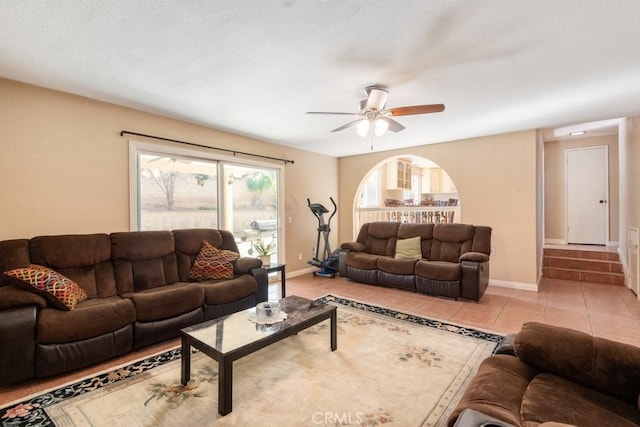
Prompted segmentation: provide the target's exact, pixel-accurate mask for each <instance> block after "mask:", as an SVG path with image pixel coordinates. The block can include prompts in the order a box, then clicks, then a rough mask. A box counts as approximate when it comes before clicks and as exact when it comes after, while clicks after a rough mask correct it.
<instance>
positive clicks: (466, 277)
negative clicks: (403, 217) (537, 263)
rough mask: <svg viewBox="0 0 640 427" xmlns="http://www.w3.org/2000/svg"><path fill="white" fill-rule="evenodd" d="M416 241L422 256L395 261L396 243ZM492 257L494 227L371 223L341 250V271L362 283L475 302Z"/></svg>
mask: <svg viewBox="0 0 640 427" xmlns="http://www.w3.org/2000/svg"><path fill="white" fill-rule="evenodd" d="M412 237H420V250H421V254H420V255H418V256H417V257H416V258H413V259H399V258H397V257H396V245H397V242H398V241H399V240H404V239H410V238H412ZM490 253H491V228H490V227H486V226H474V225H469V224H407V223H399V222H372V223H367V224H364V225H363V226H362V227H361V229H360V232H359V234H358V237H357V239H356V241H355V242H346V243H343V244H342V245H341V250H340V252H339V270H340V275H341V276H342V277H347V278H350V279H352V280H355V281H358V282H363V283H369V284H373V285H381V286H389V287H396V288H403V289H409V290H413V291H418V292H422V293H426V294H430V295H440V296H446V297H450V298H456V299H457V298H459V297H461V298H465V299H471V300H476V301H477V300H479V299H480V297H481V296H482V294H483V293H484V291H485V290H486V288H487V285H488V283H489V255H490Z"/></svg>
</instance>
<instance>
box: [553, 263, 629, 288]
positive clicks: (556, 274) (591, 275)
mask: <svg viewBox="0 0 640 427" xmlns="http://www.w3.org/2000/svg"><path fill="white" fill-rule="evenodd" d="M542 276H543V277H548V278H550V279H561V280H575V281H580V282H588V283H602V284H606V285H615V286H624V276H623V275H622V274H621V273H618V274H616V273H595V272H589V271H577V270H563V269H557V268H553V267H543V268H542Z"/></svg>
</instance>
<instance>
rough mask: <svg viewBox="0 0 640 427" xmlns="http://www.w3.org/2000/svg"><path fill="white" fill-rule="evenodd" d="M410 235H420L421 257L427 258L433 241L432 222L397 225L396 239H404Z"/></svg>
mask: <svg viewBox="0 0 640 427" xmlns="http://www.w3.org/2000/svg"><path fill="white" fill-rule="evenodd" d="M411 237H420V246H421V248H422V258H426V259H429V257H430V256H431V244H432V241H433V224H412V223H403V224H400V226H399V227H398V239H400V240H404V239H409V238H411Z"/></svg>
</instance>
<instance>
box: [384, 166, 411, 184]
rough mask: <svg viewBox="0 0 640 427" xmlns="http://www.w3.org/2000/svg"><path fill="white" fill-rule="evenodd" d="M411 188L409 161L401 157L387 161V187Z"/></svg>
mask: <svg viewBox="0 0 640 427" xmlns="http://www.w3.org/2000/svg"><path fill="white" fill-rule="evenodd" d="M394 188H401V189H403V190H410V189H411V162H409V161H407V160H403V159H397V160H392V161H390V162H388V163H387V189H394Z"/></svg>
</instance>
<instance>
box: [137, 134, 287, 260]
mask: <svg viewBox="0 0 640 427" xmlns="http://www.w3.org/2000/svg"><path fill="white" fill-rule="evenodd" d="M130 158H131V197H130V199H131V229H132V230H176V229H181V228H220V229H224V230H229V231H231V232H232V233H233V235H234V236H235V240H236V243H237V244H238V249H239V250H240V253H241V255H242V256H252V257H257V256H258V255H259V254H257V253H256V251H255V249H254V247H253V243H257V242H258V241H262V242H263V243H264V244H266V245H268V244H271V247H272V248H273V249H272V255H271V260H272V262H276V261H278V260H280V257H283V256H284V255H283V253H282V248H280V249H279V243H281V242H282V239H281V228H280V218H281V217H282V214H281V209H282V207H281V203H280V194H281V179H282V177H281V174H282V167H280V166H279V165H270V164H265V163H262V162H252V161H248V160H247V161H246V162H238V161H237V159H233V160H232V159H230V158H227V157H224V156H215V155H214V154H211V153H202V152H201V151H196V150H189V149H178V148H173V147H167V146H163V145H156V144H148V143H139V142H133V141H132V142H131V143H130Z"/></svg>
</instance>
